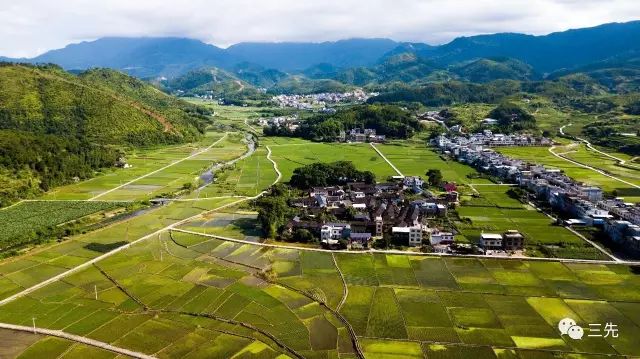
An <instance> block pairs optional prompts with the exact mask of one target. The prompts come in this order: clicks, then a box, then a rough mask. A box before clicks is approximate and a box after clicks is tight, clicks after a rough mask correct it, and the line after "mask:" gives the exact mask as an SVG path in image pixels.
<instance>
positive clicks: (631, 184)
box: [549, 124, 640, 189]
mask: <svg viewBox="0 0 640 359" xmlns="http://www.w3.org/2000/svg"><path fill="white" fill-rule="evenodd" d="M568 126H571V124H568V125H564V126H562V127H560V134H562V135H564V136H566V135H565V133H564V129H565V128H566V127H568ZM574 138H576V139H577V140H578V141H581V142H583V143H585V144H586V145H587V147H589V148H591V149H593V150H595V151H596V152H598V153H601V154H604V155H606V156H607V157H609V158H612V159H615V160H618V161H620V159H619V158H617V157H615V156H611V155H609V154H607V153H604V152H602V151H600V150H597V149H595V148H594V147H593V146H592V145H591V143H590V142H589V141H587V140H585V139H581V138H578V137H574ZM556 148H557V147H556V146H552V147H549V152H550V153H551V154H552V155H554V156H555V157H558V158H560V159H561V160H564V161H567V162H569V163H572V164H574V165H576V166H580V167H582V168H586V169H589V170H591V171H593V172H597V173H599V174H601V175H603V176H606V177H609V178H611V179H613V180H616V181H618V182H620V183H624V184H626V185H628V186H631V187H634V188H637V189H640V185H637V184H635V183H631V182H629V181H626V180H623V179H621V178H618V177H616V176H613V175H611V174H609V173H607V172H605V171H603V170H601V169H598V168H595V167H592V166H589V165H585V164H583V163H580V162H577V161H575V160H572V159H570V158H567V157H565V156H563V154H560V153H556V152H554V151H553V150H554V149H556Z"/></svg>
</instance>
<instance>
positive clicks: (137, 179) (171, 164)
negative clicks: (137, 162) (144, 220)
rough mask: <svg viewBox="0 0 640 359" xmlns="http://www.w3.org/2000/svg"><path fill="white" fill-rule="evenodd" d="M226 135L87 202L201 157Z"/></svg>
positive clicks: (225, 136)
mask: <svg viewBox="0 0 640 359" xmlns="http://www.w3.org/2000/svg"><path fill="white" fill-rule="evenodd" d="M228 135H229V134H228V133H226V132H225V134H224V136H222V138H220V139H219V140H217V141H216V142H214V143H212V144H211V145H210V146H208V147H207V148H205V149H204V150H202V151H198V152H196V153H194V154H191V155H189V156H187V157H185V158H182V159H179V160H177V161H175V162H172V163H170V164H168V165H166V166H164V167H162V168H159V169H157V170H155V171H152V172H149V173H147V174H145V175H142V176H140V177H138V178H135V179H133V180H131V181H129V182H127V183H125V184H122V185H120V186H118V187H115V188H112V189H110V190H108V191H104V192H102V193H100V194H98V195H96V196H94V197H92V198H90V199H89V200H90V201H95V200H96V199H98V198H100V197H102V196H104V195H107V194H109V193H111V192H113V191H117V190H119V189H120V188H123V187H126V186H128V185H130V184H132V183H135V182H137V181H139V180H141V179H143V178H146V177H149V176H151V175H154V174H156V173H158V172H160V171H163V170H166V169H167V168H170V167H172V166H175V165H177V164H178V163H181V162H184V161H186V160H189V159H191V158H194V157H196V156H198V155H201V154H203V153H205V152H207V151H209V150H210V149H211V148H212V147H213V146H215V145H217V144H218V143H220V142H222V141H223V140H224V139H225V138H227V136H228Z"/></svg>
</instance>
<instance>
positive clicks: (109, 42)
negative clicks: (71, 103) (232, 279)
mask: <svg viewBox="0 0 640 359" xmlns="http://www.w3.org/2000/svg"><path fill="white" fill-rule="evenodd" d="M639 38H640V21H633V22H627V23H611V24H604V25H600V26H596V27H592V28H583V29H576V30H569V31H564V32H557V33H552V34H549V35H544V36H533V35H525V34H517V33H499V34H492V35H477V36H469V37H460V38H457V39H455V40H453V41H451V42H450V43H447V44H444V45H440V46H431V45H427V44H422V43H407V42H397V41H393V40H389V39H350V40H341V41H336V42H323V43H240V44H236V45H233V46H231V47H229V48H227V49H222V48H219V47H216V46H214V45H210V44H206V43H203V42H201V41H198V40H193V39H186V38H115V37H111V38H102V39H98V40H95V41H90V42H82V43H78V44H72V45H68V46H67V47H65V48H63V49H58V50H52V51H49V52H46V53H44V54H42V55H40V56H37V57H34V58H31V59H6V58H5V60H7V61H15V62H29V63H55V64H58V65H60V66H62V67H63V68H65V69H67V70H72V71H73V70H85V69H88V68H93V67H108V68H112V69H118V70H121V71H124V72H126V73H128V74H130V75H133V76H136V77H139V78H158V77H162V78H167V81H173V82H174V85H175V83H176V81H174V80H175V79H177V78H180V77H182V76H185V75H186V76H187V77H188V79H187V81H185V80H184V79H179V80H177V82H178V83H180V82H183V83H184V82H186V83H189V82H190V80H192V79H193V77H194V76H192V75H193V73H194V72H196V73H197V72H201V73H202V71H204V72H205V73H206V72H207V71H208V72H211V71H213V72H215V73H218V76H216V78H217V79H219V78H227V80H228V81H226V82H225V81H224V80H219V81H217V82H216V81H214V82H212V83H210V84H209V86H208V87H213V85H215V84H216V83H217V84H220V82H221V81H222V82H224V83H225V84H226V85H227V87H240V88H249V86H255V87H261V88H276V89H277V88H279V87H280V88H284V87H286V86H278V84H282V83H284V84H285V85H286V84H287V83H289V84H290V83H303V84H304V85H305V87H307V88H317V87H318V86H317V85H318V83H317V81H318V80H325V81H324V82H323V83H327V81H326V80H331V81H337V82H339V83H342V84H344V85H357V86H364V85H368V84H381V83H389V82H394V81H400V82H413V81H442V80H450V79H457V80H463V81H471V82H488V81H492V80H495V79H513V80H535V79H540V78H544V77H548V76H551V77H553V76H558V74H567V73H571V72H575V71H579V70H581V69H590V71H591V70H594V69H597V68H600V69H602V68H611V67H616V68H620V67H622V68H626V67H632V68H634V69H635V68H638V65H639V64H640V60H639V59H640V41H637V39H639ZM223 74H224V75H225V76H221V75H223ZM202 79H203V77H200V80H202ZM240 82H244V83H245V84H246V85H249V86H230V85H233V84H236V85H238V83H240ZM203 85H205V87H207V86H206V83H198V85H197V86H195V87H191V88H187V90H189V89H194V88H197V87H200V88H202V86H203ZM334 85H335V83H331V86H334ZM169 87H170V88H174V86H169Z"/></svg>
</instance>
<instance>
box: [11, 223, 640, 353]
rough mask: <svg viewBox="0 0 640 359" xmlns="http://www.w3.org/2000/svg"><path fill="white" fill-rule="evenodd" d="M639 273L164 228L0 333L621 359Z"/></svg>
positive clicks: (125, 341)
mask: <svg viewBox="0 0 640 359" xmlns="http://www.w3.org/2000/svg"><path fill="white" fill-rule="evenodd" d="M636 273H637V271H636V270H635V269H634V268H631V267H628V266H623V265H615V264H575V263H566V264H563V263H560V262H548V261H531V260H506V259H502V260H501V259H476V258H438V257H431V256H415V255H391V254H358V253H328V252H312V251H303V250H293V249H282V248H266V247H262V246H259V245H252V244H241V243H233V242H227V241H222V240H218V239H215V238H210V237H206V236H201V235H193V234H187V233H182V232H177V231H172V232H171V233H170V234H169V233H167V232H164V233H163V234H162V235H160V236H157V237H153V238H149V239H148V240H146V241H144V242H140V243H138V244H136V245H134V246H131V247H130V248H128V249H126V250H125V251H122V252H120V253H118V254H116V255H114V256H111V257H109V258H107V259H105V260H103V261H100V262H98V263H96V264H95V265H94V266H92V267H89V268H87V269H84V270H82V271H80V272H77V273H74V274H71V275H69V276H68V277H66V278H64V279H63V280H61V281H59V282H55V283H53V284H51V285H49V286H46V287H44V288H41V289H39V290H37V291H35V292H33V293H31V294H29V295H27V296H25V297H22V298H20V299H17V300H16V301H14V302H11V303H9V304H7V305H5V306H3V307H2V310H1V311H0V322H6V323H14V324H23V325H30V324H31V320H32V319H31V318H32V317H35V318H36V324H37V325H38V326H39V327H44V328H53V329H60V330H64V331H65V332H69V333H73V334H77V335H83V336H87V337H89V338H93V339H97V340H100V341H103V342H107V343H111V344H113V345H116V346H119V347H122V348H127V349H131V350H135V351H139V352H142V353H146V354H149V355H154V356H157V357H159V358H174V357H175V358H204V357H206V358H231V357H242V358H253V357H259V358H276V357H278V358H284V357H305V358H316V357H319V358H355V357H357V355H356V353H357V351H358V350H359V349H358V348H360V350H362V352H363V353H364V355H365V357H367V358H408V357H409V358H411V357H414V358H467V357H478V358H504V357H509V358H547V357H548V358H558V357H561V358H574V357H576V358H577V357H580V358H602V357H609V358H622V357H624V356H633V355H637V354H639V353H640V346H639V344H638V342H637V340H635V338H637V337H638V335H640V277H639V276H638V274H636ZM345 285H346V287H345ZM345 289H346V291H345ZM96 292H97V298H96ZM345 293H346V297H344V295H345ZM343 299H344V301H343ZM565 317H571V318H573V319H575V320H576V322H577V323H578V324H579V325H582V326H584V327H585V328H588V324H589V323H602V324H604V323H607V322H612V323H615V324H616V325H617V326H618V329H619V336H618V337H617V338H613V337H608V338H595V337H586V336H585V338H583V339H582V340H579V341H578V340H572V339H570V338H568V337H567V336H566V335H564V336H562V335H560V333H559V332H558V329H557V323H558V321H559V320H560V319H562V318H565ZM353 334H355V336H353ZM9 335H13V334H9ZM356 343H357V344H356ZM20 348H21V350H22V352H21V355H22V356H21V357H24V358H36V357H42V355H43V353H45V354H46V355H45V356H47V357H49V356H56V357H77V356H78V353H77V352H80V353H90V352H91V350H93V349H92V348H84V347H82V346H78V345H75V344H73V343H69V342H65V341H62V340H57V339H52V338H44V337H43V338H38V340H37V341H35V343H28V345H26V348H25V345H22V346H20ZM49 353H51V354H49ZM102 354H104V356H105V357H108V356H110V357H114V355H113V354H111V353H102ZM102 354H101V355H100V356H102ZM107 354H108V355H107ZM85 355H88V354H85ZM96 355H98V354H96Z"/></svg>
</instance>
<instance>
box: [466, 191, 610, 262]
mask: <svg viewBox="0 0 640 359" xmlns="http://www.w3.org/2000/svg"><path fill="white" fill-rule="evenodd" d="M474 188H476V190H477V191H478V192H479V194H480V197H473V198H470V199H468V200H465V201H463V202H462V206H460V207H459V208H458V209H457V211H458V215H459V216H460V218H461V219H462V221H460V222H458V223H457V224H456V226H457V228H458V229H459V230H460V232H461V235H460V236H459V238H458V240H461V241H469V242H473V243H477V242H478V240H479V239H480V234H481V233H483V232H484V233H504V232H505V231H508V230H511V229H515V230H517V231H519V232H520V233H521V234H522V235H524V236H525V243H526V246H527V251H526V252H525V254H526V255H528V256H546V257H559V258H576V259H602V260H606V259H607V258H608V257H607V256H606V255H605V254H604V253H602V252H600V251H599V250H598V249H597V248H595V247H593V246H591V245H590V244H589V243H587V242H585V241H584V240H583V239H581V238H580V237H578V236H576V235H575V234H574V233H572V232H571V231H569V230H568V229H566V228H564V227H562V226H558V225H556V224H555V222H554V220H552V219H551V218H549V217H547V216H546V215H544V214H542V213H540V212H538V211H537V210H536V209H534V208H532V207H531V206H529V205H525V204H522V203H521V202H520V201H518V200H516V199H513V198H511V197H509V195H508V194H507V193H506V192H507V191H508V190H509V187H507V186H500V185H476V186H475V187H474Z"/></svg>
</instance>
